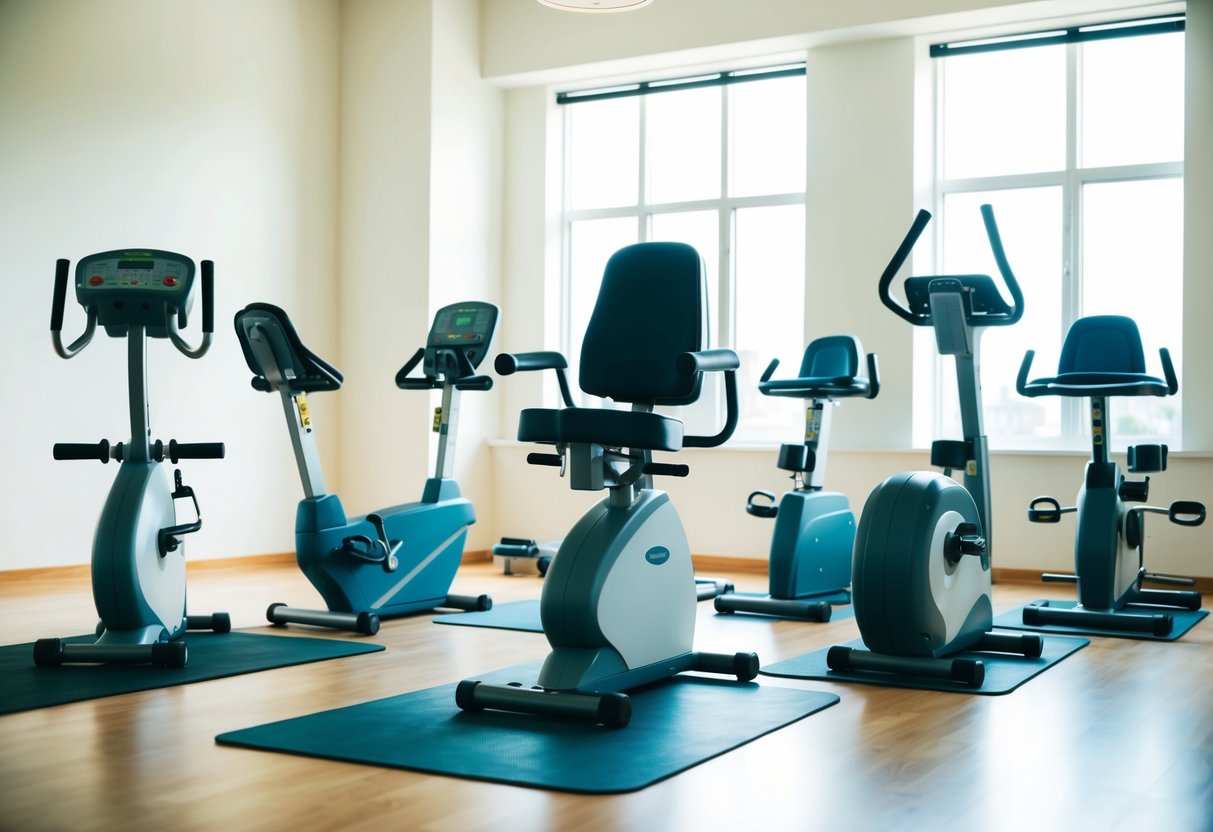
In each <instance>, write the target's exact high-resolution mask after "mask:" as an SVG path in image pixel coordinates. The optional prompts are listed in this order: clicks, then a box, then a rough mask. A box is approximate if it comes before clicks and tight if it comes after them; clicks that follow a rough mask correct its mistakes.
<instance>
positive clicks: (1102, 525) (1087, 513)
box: [1015, 315, 1205, 636]
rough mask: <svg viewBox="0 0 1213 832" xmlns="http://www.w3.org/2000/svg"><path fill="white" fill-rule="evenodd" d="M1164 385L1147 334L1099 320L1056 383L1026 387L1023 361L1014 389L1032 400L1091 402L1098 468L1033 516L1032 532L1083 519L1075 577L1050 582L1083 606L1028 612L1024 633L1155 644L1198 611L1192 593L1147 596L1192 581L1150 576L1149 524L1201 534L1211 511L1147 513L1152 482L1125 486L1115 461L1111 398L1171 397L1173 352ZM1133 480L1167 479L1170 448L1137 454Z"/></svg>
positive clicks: (1037, 506)
mask: <svg viewBox="0 0 1213 832" xmlns="http://www.w3.org/2000/svg"><path fill="white" fill-rule="evenodd" d="M1158 354H1159V359H1160V361H1161V363H1162V368H1163V376H1164V378H1159V377H1158V376H1152V375H1149V374H1147V373H1146V362H1145V351H1144V350H1143V349H1142V344H1141V334H1140V332H1139V331H1138V329H1137V324H1136V323H1135V322H1134V321H1133V319H1132V318H1126V317H1123V316H1120V315H1092V316H1089V317H1085V318H1079V319H1078V320H1076V321H1075V322H1074V323H1073V324H1072V325H1071V326H1070V329H1069V332H1067V333H1066V339H1065V342H1064V343H1063V344H1062V349H1061V358H1060V360H1059V362H1058V366H1057V374H1056V375H1054V376H1049V377H1046V378H1038V379H1035V380H1033V381H1028V376H1029V374H1030V373H1031V369H1032V359H1033V356H1034V355H1035V353H1034V351H1032V350H1029V351H1028V352H1027V354H1026V355H1025V356H1024V359H1023V364H1022V365H1021V366H1020V369H1019V377H1018V378H1017V379H1016V383H1015V387H1016V389H1017V390H1018V391H1019V393H1020V394H1021V395H1023V396H1028V397H1029V398H1035V397H1037V396H1064V397H1071V398H1087V399H1090V400H1091V408H1090V426H1091V459H1090V461H1088V462H1087V467H1086V473H1085V474H1084V475H1083V480H1082V484H1081V486H1079V489H1078V499H1077V500H1076V501H1075V504H1074V505H1072V506H1067V507H1065V508H1063V507H1062V506H1061V504H1060V503H1059V502H1058V501H1057V500H1056V499H1055V498H1053V497H1037V498H1036V499H1034V500H1033V501H1032V502H1031V504H1030V506H1029V507H1028V519H1029V520H1030V521H1031V522H1033V523H1058V522H1061V516H1062V515H1063V514H1069V513H1072V512H1073V513H1076V514H1077V515H1078V527H1077V530H1076V532H1075V538H1074V574H1073V575H1064V574H1054V573H1046V574H1045V575H1043V576H1042V577H1043V579H1044V580H1045V581H1052V582H1066V583H1075V584H1077V585H1078V605H1077V606H1075V607H1072V608H1071V607H1060V606H1050V605H1049V604H1048V603H1047V602H1043V603H1039V604H1029V605H1027V606H1026V607H1024V611H1023V623H1024V624H1025V625H1027V626H1037V625H1045V626H1048V625H1054V626H1065V627H1078V628H1084V627H1086V628H1091V627H1094V628H1098V629H1104V630H1114V631H1120V632H1125V633H1142V634H1149V635H1154V636H1166V635H1169V634H1170V633H1171V631H1172V629H1173V628H1174V623H1175V619H1174V616H1172V615H1171V614H1170V612H1168V611H1167V610H1168V608H1171V609H1185V610H1198V609H1200V606H1201V596H1200V593H1199V592H1197V591H1195V590H1168V589H1147V588H1145V587H1144V586H1143V584H1144V583H1146V582H1152V583H1156V584H1163V585H1172V586H1176V585H1178V586H1185V585H1186V586H1191V585H1192V584H1193V583H1194V581H1193V580H1192V579H1191V578H1183V577H1179V576H1176V575H1161V574H1158V573H1155V572H1149V571H1147V570H1146V567H1145V538H1146V534H1145V515H1147V514H1162V515H1165V516H1166V517H1167V518H1168V519H1169V520H1170V521H1171V522H1172V523H1175V524H1177V525H1180V526H1199V525H1201V524H1202V523H1203V522H1204V520H1205V507H1204V505H1203V504H1202V503H1199V502H1197V501H1195V500H1176V501H1175V502H1173V503H1171V504H1170V505H1169V506H1167V507H1165V508H1164V507H1161V506H1148V505H1140V504H1141V503H1144V502H1145V501H1146V500H1148V499H1149V491H1150V478H1149V477H1148V476H1147V477H1145V478H1144V479H1141V480H1129V479H1126V478H1125V476H1124V474H1123V473H1121V470H1120V466H1119V465H1117V463H1116V462H1115V461H1114V460H1113V459H1112V458H1111V456H1110V453H1109V445H1110V443H1111V427H1112V420H1111V417H1110V415H1109V413H1110V411H1109V405H1110V401H1109V400H1110V399H1111V398H1112V397H1121V396H1173V395H1175V393H1176V392H1178V391H1179V379H1178V378H1176V375H1175V367H1174V365H1173V364H1172V362H1171V354H1170V352H1169V351H1168V350H1167V349H1166V348H1162V349H1160V350H1159V351H1158ZM1128 470H1129V472H1130V473H1138V474H1151V473H1157V472H1160V471H1165V470H1167V446H1166V445H1150V444H1142V445H1132V446H1130V447H1129V449H1128Z"/></svg>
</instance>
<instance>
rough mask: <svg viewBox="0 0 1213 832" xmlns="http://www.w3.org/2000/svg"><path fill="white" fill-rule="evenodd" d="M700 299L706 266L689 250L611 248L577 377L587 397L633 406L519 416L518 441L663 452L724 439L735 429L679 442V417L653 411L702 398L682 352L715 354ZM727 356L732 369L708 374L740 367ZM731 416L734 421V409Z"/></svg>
mask: <svg viewBox="0 0 1213 832" xmlns="http://www.w3.org/2000/svg"><path fill="white" fill-rule="evenodd" d="M706 295H707V293H706V278H705V273H704V267H703V261H702V259H701V258H700V256H699V253H698V252H697V251H695V249H694V248H692V247H691V246H689V245H686V244H684V243H671V242H654V243H638V244H636V245H631V246H626V247H624V248H622V249H620V250H619V251H617V252H616V253H615V254H614V255H612V256H611V258H610V260H609V261H608V262H607V265H606V269H605V271H604V273H603V277H602V285H601V287H600V289H599V293H598V299H597V301H596V302H595V305H594V311H593V312H592V314H591V315H590V321H589V324H588V325H587V327H586V331H585V338H584V340H583V345H582V350H581V366H580V372H579V376H578V381H579V382H580V386H581V389H582V390H583V391H585V392H586V393H588V394H590V395H592V396H600V397H602V398H606V399H610V400H612V401H613V402H615V403H620V404H631V405H633V408H632V409H630V410H618V409H613V408H580V407H565V408H561V409H552V408H531V409H527V410H523V411H522V413H521V415H520V417H519V421H518V438H519V439H520V440H522V441H525V442H540V443H552V444H556V443H589V444H596V445H602V446H604V447H611V448H638V449H647V450H661V451H677V450H680V449H681V448H682V447H684V446H686V445H691V444H696V446H698V447H707V446H709V445H710V444H720V443H722V442H724V441H725V440H726V439H727V438H728V436H729V435H730V434H731V433H732V427H731V425H730V426H729V427H726V429H725V430H724V431H722V432H721V434H718V435H717V436H715V437H690V436H684V433H683V425H682V421H681V420H679V419H676V418H673V417H669V416H663V415H661V414H658V413H653V412H652V409H653V408H654V407H656V406H659V405H667V406H680V405H688V404H691V403H693V402H694V401H696V400H697V399H698V398H699V393H700V390H701V387H702V377H703V368H700V367H699V366H698V365H696V364H695V362H690V366H688V365H687V363H686V362H685V360H686V359H687V357H688V355H687V354H688V353H689V354H692V355H698V356H708V355H709V354H710V353H711V351H705V350H704V348H705V342H706V340H707V307H706V300H705V299H706ZM718 352H720V351H718ZM728 356H729V357H731V359H732V363H731V364H730V365H729V366H728V367H725V366H724V363H721V362H720V361H715V362H714V363H713V366H712V367H711V368H710V369H723V370H727V371H731V370H732V369H734V368H736V366H737V364H736V355H735V354H733V353H731V352H729V353H728ZM721 357H722V354H720V355H715V358H716V359H720V358H721ZM725 363H727V362H725ZM716 365H719V366H716ZM727 386H728V384H727V382H726V388H727ZM730 411H731V412H730V416H731V417H732V418H733V420H734V421H733V424H735V407H732V408H730Z"/></svg>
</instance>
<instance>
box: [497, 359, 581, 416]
mask: <svg viewBox="0 0 1213 832" xmlns="http://www.w3.org/2000/svg"><path fill="white" fill-rule="evenodd" d="M568 367H569V362H568V361H566V360H565V357H564V356H563V355H561V354H560V353H558V352H553V351H540V352H513V353H511V352H503V353H498V355H497V357H496V358H495V359H493V369H494V370H496V371H497V374H498V375H501V376H511V375H513V374H514V373H522V372H530V371H532V370H555V371H556V381H557V382H558V383H559V384H560V400H561V401H562V402H564V406H565V407H575V405H574V404H573V393H572V391H571V390H570V389H569V379H568V376H567V375H566V374H565V370H567V369H568Z"/></svg>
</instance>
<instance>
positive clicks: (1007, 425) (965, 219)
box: [928, 188, 1063, 447]
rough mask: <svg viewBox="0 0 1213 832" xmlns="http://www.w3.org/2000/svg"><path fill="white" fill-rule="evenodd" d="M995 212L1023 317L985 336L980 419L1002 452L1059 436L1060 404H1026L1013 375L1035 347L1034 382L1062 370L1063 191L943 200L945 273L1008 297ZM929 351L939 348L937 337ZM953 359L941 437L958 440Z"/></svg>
mask: <svg viewBox="0 0 1213 832" xmlns="http://www.w3.org/2000/svg"><path fill="white" fill-rule="evenodd" d="M985 202H988V203H990V204H991V205H992V206H993V207H994V218H995V219H996V220H997V221H998V230H999V234H1000V236H1001V237H1002V241H1003V246H1004V247H1005V249H1006V255H1007V261H1008V262H1009V263H1010V265H1011V270H1012V271H1013V272H1014V274H1015V278H1016V280H1017V281H1018V282H1019V285H1020V288H1021V290H1022V291H1023V295H1024V314H1023V317H1022V318H1020V319H1019V322H1018V323H1016V324H1014V325H1013V326H1004V327H987V328H986V329H985V330H984V331H983V332H982V336H981V347H980V350H981V351H980V353H979V354H978V358H979V360H980V362H981V388H982V406H983V408H984V411H983V418H984V423H983V424H984V426H985V432H986V435H987V436H989V437H991V438H992V439H993V438H995V437H997V438H998V439H999V441H1000V444H1001V445H1003V446H1004V447H1005V446H1006V445H1008V444H1012V443H1013V439H1012V438H1013V437H1042V436H1053V437H1056V436H1060V435H1061V432H1062V431H1061V412H1062V411H1061V404H1060V400H1059V399H1058V398H1056V397H1052V396H1044V397H1040V398H1035V399H1028V398H1024V397H1022V396H1020V395H1019V394H1018V393H1017V392H1016V391H1015V378H1016V376H1017V374H1018V372H1019V367H1020V363H1021V362H1022V361H1023V357H1024V354H1025V353H1026V352H1027V351H1028V350H1035V351H1036V357H1035V360H1034V361H1033V363H1032V373H1031V375H1032V377H1033V378H1037V377H1040V376H1045V375H1052V374H1053V373H1054V371H1055V370H1056V368H1057V356H1058V354H1059V352H1060V346H1061V336H1062V332H1063V325H1062V308H1061V302H1062V294H1061V291H1060V287H1061V285H1062V264H1063V259H1062V191H1061V188H1022V189H1017V190H1007V191H993V192H984V193H965V194H950V195H948V196H947V197H946V198H945V200H944V218H945V219H946V223H945V225H944V226H943V258H942V264H943V265H942V273H945V274H986V275H989V276H990V277H992V278H993V279H994V283H995V285H997V286H998V288H999V291H1000V292H1002V295H1003V298H1004V299H1005V300H1007V301H1008V302H1009V301H1010V300H1011V295H1010V293H1009V292H1008V291H1007V290H1006V288H1005V284H1004V283H1003V280H1002V276H1001V275H1000V274H999V272H998V266H997V265H996V264H995V262H994V255H993V254H992V253H991V251H990V242H989V238H988V237H987V236H986V230H985V224H984V223H983V222H982V218H981V210H980V206H981V204H982V203H985ZM928 346H929V348H930V349H931V351H932V352H934V351H935V342H934V339H931V340H930V342H929V344H928ZM954 364H955V361H954V359H952V358H950V357H949V358H945V359H942V360H941V361H940V370H939V380H940V385H939V396H940V399H939V401H940V403H941V407H940V411H941V416H942V418H941V423H942V424H941V425H940V430H941V432H940V434H939V435H938V436H936V437H933V438H937V439H939V438H959V437H960V435H961V426H960V405H959V401H958V394H957V391H956V370H955V368H954Z"/></svg>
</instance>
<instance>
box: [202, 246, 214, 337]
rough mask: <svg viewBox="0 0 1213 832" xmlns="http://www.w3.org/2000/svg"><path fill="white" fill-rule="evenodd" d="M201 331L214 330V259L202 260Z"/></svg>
mask: <svg viewBox="0 0 1213 832" xmlns="http://www.w3.org/2000/svg"><path fill="white" fill-rule="evenodd" d="M202 331H203V332H214V331H215V261H214V260H203V261H202Z"/></svg>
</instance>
